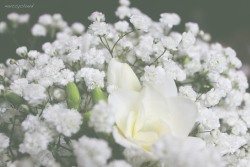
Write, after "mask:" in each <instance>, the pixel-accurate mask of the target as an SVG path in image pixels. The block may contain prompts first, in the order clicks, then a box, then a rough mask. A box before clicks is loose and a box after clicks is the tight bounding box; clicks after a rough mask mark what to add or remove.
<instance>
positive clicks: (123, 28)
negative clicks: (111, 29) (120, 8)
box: [114, 21, 129, 32]
mask: <svg viewBox="0 0 250 167" xmlns="http://www.w3.org/2000/svg"><path fill="white" fill-rule="evenodd" d="M114 26H115V29H116V30H117V31H120V32H127V31H128V30H129V24H128V22H127V21H118V22H117V23H115V25H114Z"/></svg>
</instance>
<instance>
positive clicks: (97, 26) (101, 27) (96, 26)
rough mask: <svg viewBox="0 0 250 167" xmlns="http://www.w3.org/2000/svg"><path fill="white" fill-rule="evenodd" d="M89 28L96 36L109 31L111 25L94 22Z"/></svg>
mask: <svg viewBox="0 0 250 167" xmlns="http://www.w3.org/2000/svg"><path fill="white" fill-rule="evenodd" d="M89 29H90V30H91V32H92V33H93V34H94V35H96V36H103V35H107V34H108V33H109V26H108V24H107V23H104V22H94V23H92V24H91V25H90V26H89Z"/></svg>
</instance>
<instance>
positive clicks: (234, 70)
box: [0, 0, 250, 167]
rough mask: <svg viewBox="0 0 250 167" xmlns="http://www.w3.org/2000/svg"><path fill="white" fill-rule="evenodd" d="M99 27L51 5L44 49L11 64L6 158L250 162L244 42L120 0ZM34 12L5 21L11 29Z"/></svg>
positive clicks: (2, 118)
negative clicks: (70, 18)
mask: <svg viewBox="0 0 250 167" xmlns="http://www.w3.org/2000/svg"><path fill="white" fill-rule="evenodd" d="M115 14H116V16H117V17H118V18H119V21H118V22H116V23H114V24H109V23H107V22H105V16H104V14H103V13H101V12H94V13H92V14H91V15H90V16H89V17H88V19H89V20H90V21H91V22H92V23H91V24H90V25H89V26H88V28H85V26H84V25H83V24H81V23H73V24H72V25H68V23H67V22H66V21H64V20H63V18H62V16H61V15H60V14H54V15H49V14H45V15H42V16H40V17H39V19H38V22H37V23H36V24H34V25H33V26H32V28H31V34H32V36H33V38H34V39H47V37H49V38H50V41H49V42H45V43H44V44H43V45H42V46H41V47H40V48H41V49H40V50H34V49H32V46H19V47H18V48H17V49H16V53H17V55H18V56H19V57H20V59H18V60H14V59H8V60H7V61H6V63H2V64H0V143H1V144H0V166H3V167H5V166H8V167H40V166H44V167H45V166H46V167H60V166H61V167H73V166H78V167H223V166H228V167H236V166H237V167H248V166H249V165H250V152H249V151H250V144H249V143H250V142H249V141H250V135H249V134H250V133H249V128H250V112H249V110H250V95H249V93H247V92H246V89H247V88H248V82H247V78H246V76H245V75H244V73H243V72H242V71H241V70H240V67H241V66H242V63H241V61H240V60H239V59H238V58H237V56H236V53H235V51H234V50H233V49H232V48H230V47H224V46H222V45H221V44H219V43H211V42H210V38H211V37H210V35H209V34H207V33H205V32H204V31H202V30H200V29H199V26H198V25H197V24H196V23H193V22H188V23H186V24H185V31H184V32H183V33H179V32H176V31H174V29H173V28H174V26H177V25H178V24H179V23H180V21H181V19H180V17H179V16H178V15H177V14H175V13H162V14H161V15H160V19H159V21H153V20H152V19H151V18H150V17H149V16H147V15H146V14H144V13H142V12H141V11H140V10H139V9H137V8H133V7H130V2H129V1H128V0H120V6H119V7H118V8H117V11H116V12H115ZM29 17H30V16H29V15H28V14H17V13H11V14H9V15H8V16H7V21H5V22H4V21H2V22H0V33H2V34H8V33H11V32H13V31H16V30H17V29H18V28H19V27H21V26H23V25H27V23H28V22H29Z"/></svg>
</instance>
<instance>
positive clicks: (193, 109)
mask: <svg viewBox="0 0 250 167" xmlns="http://www.w3.org/2000/svg"><path fill="white" fill-rule="evenodd" d="M167 106H168V113H169V116H170V120H171V124H170V128H171V130H172V132H173V133H174V134H173V135H174V136H179V137H185V136H188V134H189V133H190V131H191V129H192V127H193V126H194V124H195V120H196V118H197V114H198V109H197V106H196V105H195V103H194V102H192V101H191V100H189V99H187V98H184V97H170V98H168V99H167Z"/></svg>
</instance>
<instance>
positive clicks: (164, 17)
mask: <svg viewBox="0 0 250 167" xmlns="http://www.w3.org/2000/svg"><path fill="white" fill-rule="evenodd" d="M160 22H161V23H162V24H163V25H166V26H168V27H169V28H172V27H173V26H175V25H178V24H180V22H181V19H180V16H178V15H177V14H176V13H162V14H161V18H160Z"/></svg>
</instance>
